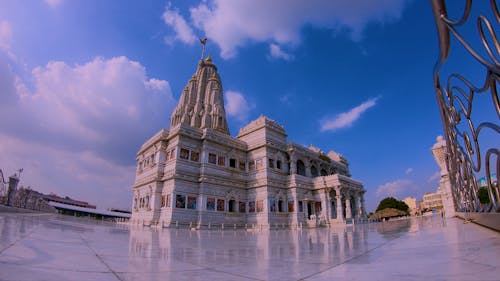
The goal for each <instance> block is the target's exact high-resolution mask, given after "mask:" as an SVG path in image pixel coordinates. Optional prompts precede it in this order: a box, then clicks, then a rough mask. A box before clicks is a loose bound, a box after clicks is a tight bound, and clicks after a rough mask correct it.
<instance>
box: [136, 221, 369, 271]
mask: <svg viewBox="0 0 500 281" xmlns="http://www.w3.org/2000/svg"><path fill="white" fill-rule="evenodd" d="M368 233H369V232H368V225H367V224H360V225H356V226H355V227H350V226H348V227H335V228H319V229H318V228H316V229H304V230H284V231H282V230H262V231H243V230H236V231H232V230H230V231H206V230H198V231H190V230H187V229H171V228H168V229H150V228H143V227H141V226H131V227H130V240H129V260H130V261H129V265H128V268H129V270H130V271H134V269H135V267H136V265H135V262H134V261H135V260H140V261H141V262H140V263H138V264H141V266H142V267H141V268H140V269H137V271H141V272H150V271H152V272H154V271H159V270H161V271H169V270H181V269H183V270H187V269H190V268H186V266H187V267H191V266H192V267H193V269H194V268H200V267H205V268H214V267H215V268H217V267H226V271H227V266H229V265H233V264H234V265H236V266H238V265H241V264H244V265H245V266H246V267H247V268H248V269H249V270H251V271H253V272H255V274H258V275H259V276H258V277H259V278H258V279H261V280H271V279H274V280H276V279H279V278H276V276H274V277H273V278H271V277H272V274H273V273H274V271H273V270H274V267H273V266H274V264H273V261H276V260H287V261H289V264H288V266H289V270H290V271H291V276H300V275H303V272H301V270H302V266H304V264H306V265H307V264H308V263H309V262H310V261H315V262H320V263H321V264H323V265H327V264H335V263H337V264H340V263H342V262H345V260H347V259H350V258H352V257H354V256H357V255H358V254H359V253H364V252H366V251H368V248H369V245H368V244H367V241H368ZM145 261H149V262H145ZM294 271H296V272H294ZM284 280H286V278H285V279H284Z"/></svg>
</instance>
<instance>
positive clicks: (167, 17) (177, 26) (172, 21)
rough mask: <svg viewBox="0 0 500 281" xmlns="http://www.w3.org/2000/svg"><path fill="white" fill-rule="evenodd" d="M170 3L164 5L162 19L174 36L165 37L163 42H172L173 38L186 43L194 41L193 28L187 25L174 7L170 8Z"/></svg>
mask: <svg viewBox="0 0 500 281" xmlns="http://www.w3.org/2000/svg"><path fill="white" fill-rule="evenodd" d="M171 6H172V5H171V3H168V4H167V6H165V12H164V13H163V16H162V18H163V21H164V22H165V24H167V25H169V26H170V27H172V28H173V29H174V31H175V37H169V36H167V37H165V42H167V43H172V42H173V41H174V40H179V41H181V42H183V43H186V44H193V43H194V42H196V36H195V35H194V33H193V29H191V27H190V26H189V24H188V23H187V22H186V20H185V19H184V18H183V17H182V16H181V15H180V14H179V11H178V10H176V9H171Z"/></svg>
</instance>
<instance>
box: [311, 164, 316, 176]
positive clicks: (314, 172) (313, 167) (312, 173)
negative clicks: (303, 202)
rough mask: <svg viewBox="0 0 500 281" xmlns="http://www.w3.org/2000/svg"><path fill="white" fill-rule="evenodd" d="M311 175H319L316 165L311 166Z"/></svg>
mask: <svg viewBox="0 0 500 281" xmlns="http://www.w3.org/2000/svg"><path fill="white" fill-rule="evenodd" d="M311 176H313V178H314V177H317V176H318V169H317V168H316V166H314V165H313V166H311Z"/></svg>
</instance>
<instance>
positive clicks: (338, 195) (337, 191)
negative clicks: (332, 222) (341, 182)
mask: <svg viewBox="0 0 500 281" xmlns="http://www.w3.org/2000/svg"><path fill="white" fill-rule="evenodd" d="M335 194H336V195H335V199H337V219H338V220H343V219H344V215H343V214H342V213H343V212H342V193H340V186H338V187H336V188H335Z"/></svg>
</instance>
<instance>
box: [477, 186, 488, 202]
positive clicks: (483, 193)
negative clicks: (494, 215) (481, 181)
mask: <svg viewBox="0 0 500 281" xmlns="http://www.w3.org/2000/svg"><path fill="white" fill-rule="evenodd" d="M477 198H478V199H479V202H480V203H481V204H489V203H490V195H489V194H488V189H486V187H481V188H479V190H478V191H477Z"/></svg>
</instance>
